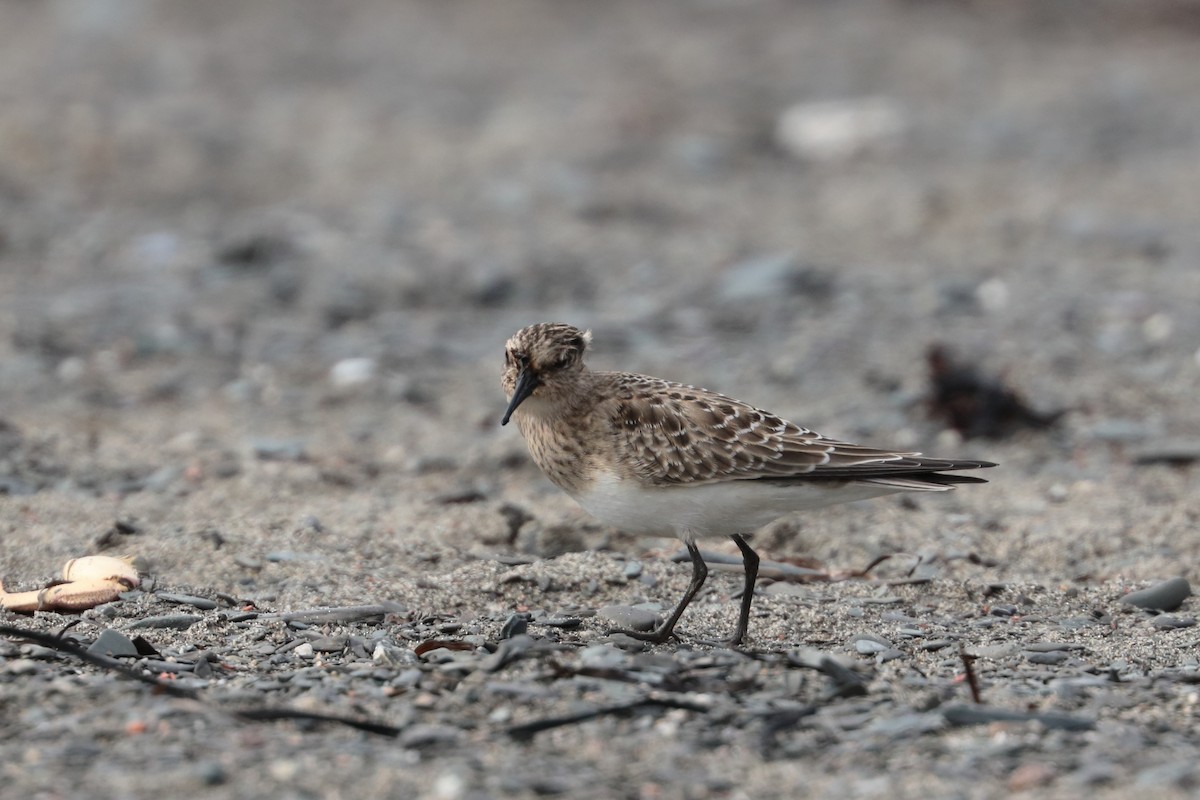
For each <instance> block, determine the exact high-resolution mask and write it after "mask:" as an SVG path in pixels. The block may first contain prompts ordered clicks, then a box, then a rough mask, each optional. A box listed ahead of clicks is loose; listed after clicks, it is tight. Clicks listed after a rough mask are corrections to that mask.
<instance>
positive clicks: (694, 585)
mask: <svg viewBox="0 0 1200 800" xmlns="http://www.w3.org/2000/svg"><path fill="white" fill-rule="evenodd" d="M684 544H686V545H687V550H688V554H689V555H691V557H692V582H691V583H689V584H688V588H687V591H686V592H684V593H683V599H681V600H680V601H679V605H677V606H675V610H674V611H672V612H671V617H670V619H668V620H667V621H666V622H664V623H663V624H662V625H660V626H659V627H658V629H657V630H653V631H650V632H648V633H647V632H644V631H617V633H623V634H625V635H626V636H629V637H631V638H634V639H638V640H640V641H643V642H654V643H655V644H662V643H663V642H665V641H667V639H670V638H671V636H672V635H673V634H674V633H675V623H676V622H679V618H680V617H682V616H683V610H684V609H685V608H687V607H688V604H689V603H691V602H692V598H694V597H695V596H696V592H698V591H700V587H701V586H703V585H704V581H705V579H706V578H708V566H707V565H706V564H705V563H704V558H703V557H702V556H701V555H700V548H699V547H697V546H696V543H695V542H685V543H684ZM754 561H755V571H756V572H757V567H758V557H757V556H755V558H754Z"/></svg>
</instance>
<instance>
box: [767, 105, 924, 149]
mask: <svg viewBox="0 0 1200 800" xmlns="http://www.w3.org/2000/svg"><path fill="white" fill-rule="evenodd" d="M906 127H907V123H906V120H905V114H904V112H903V110H902V109H901V107H900V106H899V104H897V103H896V102H895V101H894V100H891V99H889V98H886V97H861V98H852V99H843V100H825V101H816V102H808V103H797V104H796V105H794V106H791V107H790V108H788V109H786V110H785V111H784V112H783V113H782V114H781V115H780V116H779V120H778V122H776V124H775V143H776V144H777V145H778V146H779V148H780V149H781V150H783V151H784V152H785V153H787V154H788V155H790V156H792V157H793V158H797V159H801V160H806V161H844V160H847V159H851V158H854V157H856V156H860V155H863V154H864V153H867V152H869V151H875V152H879V151H883V150H890V149H894V148H895V147H896V146H897V145H898V144H899V141H900V138H901V136H902V135H903V133H904V130H905V128H906Z"/></svg>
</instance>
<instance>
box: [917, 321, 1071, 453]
mask: <svg viewBox="0 0 1200 800" xmlns="http://www.w3.org/2000/svg"><path fill="white" fill-rule="evenodd" d="M926 360H927V362H928V365H929V387H930V390H929V398H928V407H929V415H930V416H931V417H933V418H935V419H940V420H942V421H943V422H945V423H946V424H947V425H948V426H950V427H951V428H953V429H954V430H956V431H958V432H959V433H960V434H961V435H962V437H963V438H964V439H973V438H985V439H1002V438H1005V437H1007V436H1011V435H1013V434H1014V433H1016V432H1017V431H1019V430H1022V429H1031V430H1045V429H1046V428H1049V427H1051V426H1053V425H1054V424H1055V423H1056V422H1058V420H1059V419H1061V418H1062V416H1063V415H1064V414H1066V412H1067V411H1068V409H1065V408H1064V409H1058V410H1055V411H1038V410H1036V409H1034V408H1032V407H1031V406H1030V405H1029V404H1028V403H1027V402H1026V401H1025V399H1024V398H1023V397H1022V396H1021V395H1020V393H1019V392H1018V391H1017V390H1016V389H1014V388H1012V387H1011V386H1009V385H1008V384H1007V383H1005V382H1004V380H1003V379H1001V378H995V377H991V376H987V375H983V374H981V373H980V372H979V371H978V370H977V369H976V367H975V365H973V364H965V363H963V362H961V361H958V360H956V358H955V357H954V355H953V354H952V353H951V352H950V350H949V348H947V347H946V346H945V345H942V344H934V345H931V346H930V348H929V350H928V352H927V354H926Z"/></svg>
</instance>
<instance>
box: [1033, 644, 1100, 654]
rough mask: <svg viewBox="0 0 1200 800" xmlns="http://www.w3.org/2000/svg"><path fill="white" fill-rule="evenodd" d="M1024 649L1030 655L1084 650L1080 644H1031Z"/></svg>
mask: <svg viewBox="0 0 1200 800" xmlns="http://www.w3.org/2000/svg"><path fill="white" fill-rule="evenodd" d="M1025 649H1026V650H1028V651H1029V652H1031V653H1057V652H1059V651H1062V650H1084V649H1086V648H1085V647H1084V646H1083V645H1081V644H1072V643H1070V642H1032V643H1030V644H1027V645H1025Z"/></svg>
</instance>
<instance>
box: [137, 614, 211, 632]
mask: <svg viewBox="0 0 1200 800" xmlns="http://www.w3.org/2000/svg"><path fill="white" fill-rule="evenodd" d="M202 619H204V617H199V616H196V615H195V614H167V615H165V616H161V617H146V618H145V619H140V620H138V621H137V622H135V623H133V624H132V625H130V626H129V628H130V629H131V630H132V629H135V628H170V629H171V630H176V631H184V630H187V629H188V628H190V627H192V626H193V625H195V624H196V623H197V622H199V621H200V620H202Z"/></svg>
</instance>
